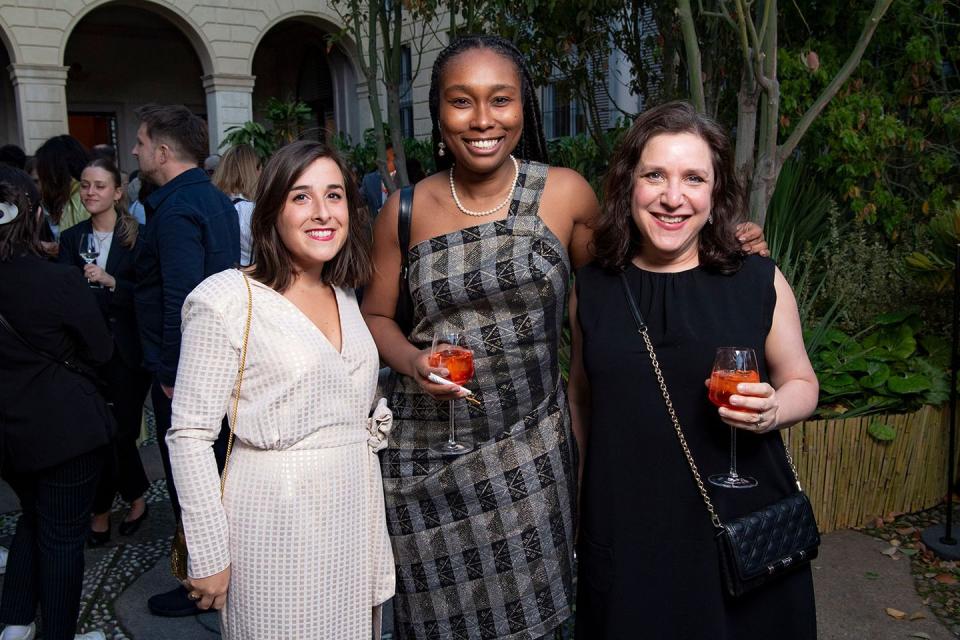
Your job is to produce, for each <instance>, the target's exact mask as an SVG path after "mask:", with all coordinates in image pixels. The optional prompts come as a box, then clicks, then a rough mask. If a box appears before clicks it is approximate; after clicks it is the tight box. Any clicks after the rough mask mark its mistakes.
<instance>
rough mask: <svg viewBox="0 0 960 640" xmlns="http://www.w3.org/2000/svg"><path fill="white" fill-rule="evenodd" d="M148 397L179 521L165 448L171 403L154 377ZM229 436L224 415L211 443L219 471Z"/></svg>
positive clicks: (221, 467) (178, 503)
mask: <svg viewBox="0 0 960 640" xmlns="http://www.w3.org/2000/svg"><path fill="white" fill-rule="evenodd" d="M150 397H151V400H152V401H153V415H154V417H155V418H156V420H157V446H158V448H159V449H160V460H161V461H162V462H163V473H164V475H165V476H166V479H167V492H168V493H169V494H170V505H171V506H172V507H173V515H175V516H176V518H177V522H180V500H178V499H177V487H176V486H175V485H174V484H173V474H172V473H171V472H170V450H169V449H167V431H169V430H170V419H171V418H172V417H173V416H172V412H171V404H172V403H171V401H170V398H168V397H167V394H165V393H164V392H163V389H162V388H161V387H160V383H159V382H158V381H157V380H156V379H154V381H153V387H151V389H150ZM229 436H230V424H229V423H228V422H227V417H226V416H224V417H223V423H222V424H221V425H220V436H219V437H218V438H217V441H216V442H214V443H213V455H214V457H215V458H216V459H217V469H219V470H220V471H221V472H222V471H223V462H224V460H226V458H227V439H228V438H229Z"/></svg>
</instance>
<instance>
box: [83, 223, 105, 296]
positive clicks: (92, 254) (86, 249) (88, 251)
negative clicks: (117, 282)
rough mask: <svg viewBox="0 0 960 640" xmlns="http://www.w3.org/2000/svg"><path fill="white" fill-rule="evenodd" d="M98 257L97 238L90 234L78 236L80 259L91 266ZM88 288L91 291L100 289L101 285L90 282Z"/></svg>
mask: <svg viewBox="0 0 960 640" xmlns="http://www.w3.org/2000/svg"><path fill="white" fill-rule="evenodd" d="M99 256H100V243H99V242H97V236H95V235H93V234H92V233H84V234H82V235H81V236H80V257H81V258H83V261H84V262H86V263H87V264H93V263H94V261H95V260H96V259H97V258H98V257H99ZM89 286H90V287H91V288H93V289H102V288H103V285H102V284H99V283H97V282H90V283H89Z"/></svg>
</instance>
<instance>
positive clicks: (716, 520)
mask: <svg viewBox="0 0 960 640" xmlns="http://www.w3.org/2000/svg"><path fill="white" fill-rule="evenodd" d="M621 282H622V283H623V290H624V292H625V293H626V294H627V301H628V302H629V304H630V311H631V313H633V314H634V320H635V321H636V323H637V333H639V334H640V336H641V337H642V338H643V342H644V344H646V345H647V353H649V354H650V364H651V365H653V372H654V373H655V374H656V375H657V382H658V383H659V384H660V395H662V396H663V401H664V403H665V404H666V405H667V413H669V414H670V420H671V421H672V422H673V428H674V430H675V431H676V432H677V439H678V440H680V446H681V448H683V455H684V456H685V457H686V459H687V464H688V465H690V471H691V472H692V473H693V479H694V480H695V481H696V483H697V489H699V490H700V496H701V497H702V498H703V503H704V504H705V505H707V511H709V512H710V522H712V523H713V526H715V527H716V528H717V529H723V524H722V523H721V522H720V516H718V515H717V510H716V509H715V508H714V507H713V502H712V501H711V500H710V496H709V495H708V494H707V489H706V487H705V486H704V485H703V479H702V478H701V477H700V470H699V469H697V464H696V463H695V462H694V461H693V454H691V453H690V447H688V446H687V439H686V438H685V437H684V435H683V429H681V428H680V419H679V418H677V412H676V411H675V410H674V408H673V401H672V400H670V392H669V391H667V383H666V381H665V380H664V378H663V372H661V371H660V363H659V362H658V361H657V354H656V353H655V352H654V351H653V343H652V342H651V341H650V334H649V333H648V332H647V325H646V324H644V323H643V321H642V320H641V318H640V310H639V309H638V308H637V306H636V301H635V300H634V299H633V293H632V292H631V291H630V286H629V285H628V284H627V281H626V278H625V277H624V276H623V274H621ZM733 428H736V427H733ZM783 449H784V451H785V452H786V454H787V462H788V463H789V464H790V470H791V471H792V472H793V478H794V480H796V482H797V489H800V490H801V491H802V490H803V489H802V488H801V487H800V476H799V475H798V474H797V468H796V467H795V466H794V464H793V456H791V455H790V448H789V447H788V446H787V444H786V443H784V444H783Z"/></svg>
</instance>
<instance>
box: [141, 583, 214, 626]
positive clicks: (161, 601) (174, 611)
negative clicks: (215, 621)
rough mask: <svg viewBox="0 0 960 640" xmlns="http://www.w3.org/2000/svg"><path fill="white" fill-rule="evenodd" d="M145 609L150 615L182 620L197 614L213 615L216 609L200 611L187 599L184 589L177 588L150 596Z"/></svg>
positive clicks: (194, 603)
mask: <svg viewBox="0 0 960 640" xmlns="http://www.w3.org/2000/svg"><path fill="white" fill-rule="evenodd" d="M147 607H148V608H149V609H150V613H152V614H153V615H155V616H163V617H164V618H183V617H185V616H195V615H197V614H199V613H215V612H216V609H214V608H213V607H210V608H209V609H200V608H199V607H197V603H196V602H194V601H193V600H191V599H190V598H188V597H187V590H186V589H185V588H183V587H182V586H181V587H177V588H176V589H174V590H173V591H167V592H166V593H158V594H157V595H155V596H150V599H149V600H147Z"/></svg>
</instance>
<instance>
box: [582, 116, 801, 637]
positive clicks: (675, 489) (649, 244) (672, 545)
mask: <svg viewBox="0 0 960 640" xmlns="http://www.w3.org/2000/svg"><path fill="white" fill-rule="evenodd" d="M605 194H606V202H605V204H604V206H603V210H602V213H601V215H600V218H599V220H598V223H597V226H596V231H595V245H594V250H595V254H596V261H595V262H594V263H593V264H591V265H589V266H587V267H584V268H582V269H580V270H579V271H578V272H577V277H576V290H575V294H574V295H572V296H571V318H572V319H573V354H572V361H571V372H570V388H571V394H570V402H571V410H572V411H573V412H574V414H575V415H577V416H580V418H581V420H582V421H583V424H584V425H585V426H586V427H587V429H588V440H587V442H588V444H587V448H586V465H585V469H584V475H583V484H582V489H581V497H582V511H581V517H580V534H579V547H578V549H579V554H578V561H579V565H578V567H579V576H580V577H579V584H578V594H577V598H578V599H577V633H578V637H579V635H580V634H581V633H582V634H584V636H585V637H590V638H596V639H598V640H603V639H607V638H622V637H643V638H719V639H729V640H732V639H736V640H750V639H761V638H768V637H770V636H771V635H776V636H777V637H778V638H786V639H798V640H799V639H804V640H808V639H812V638H815V637H816V615H815V609H814V599H813V584H812V580H811V574H810V568H809V565H806V566H804V567H802V568H800V569H797V570H796V571H794V572H792V573H788V574H787V575H785V576H781V577H779V578H778V579H777V580H776V581H775V582H770V583H768V584H767V585H764V586H763V587H761V588H758V589H756V590H754V591H751V592H749V593H747V594H744V595H742V596H740V597H739V598H736V599H733V598H731V597H730V596H728V595H726V594H725V593H724V586H723V584H722V581H721V574H720V560H719V555H718V548H717V545H716V543H715V542H714V535H715V530H714V525H713V524H711V514H710V512H709V511H708V508H707V504H706V500H705V499H704V496H703V494H701V492H700V489H699V488H698V481H697V480H695V477H694V474H693V473H691V465H690V463H689V462H688V460H687V458H686V457H685V453H684V448H683V447H682V446H681V443H680V439H679V437H678V428H676V427H675V424H674V423H673V421H672V419H671V416H670V413H669V412H668V409H667V406H666V401H665V399H664V396H663V395H662V389H661V382H660V380H659V379H658V375H657V373H656V372H655V369H654V366H653V358H652V356H651V355H650V349H652V351H653V352H654V353H655V356H656V362H657V363H658V366H659V368H660V370H661V371H662V383H663V384H664V385H665V386H666V388H667V389H668V390H669V396H670V399H671V402H672V407H673V410H674V411H675V414H676V417H677V422H678V424H679V425H680V427H679V431H681V432H682V435H683V436H684V437H685V440H686V443H687V446H688V447H689V452H690V454H691V457H692V459H693V460H694V461H695V464H696V466H697V467H698V468H699V471H700V474H702V480H701V481H700V482H701V483H702V484H703V485H704V487H705V491H706V493H707V494H708V496H709V499H710V500H711V501H712V505H713V508H714V509H715V510H716V512H717V515H718V516H719V520H720V521H722V522H727V521H729V520H730V519H732V518H736V517H739V516H742V515H745V514H748V513H751V512H753V511H755V510H757V509H760V508H763V507H766V506H768V505H770V504H771V503H774V502H776V501H778V500H780V499H781V498H783V497H785V496H788V495H791V494H794V493H795V492H796V491H797V487H796V485H795V481H794V480H795V478H794V475H793V472H792V471H791V465H790V463H789V462H788V459H787V456H786V452H785V449H784V445H783V442H782V439H781V437H780V434H779V432H778V430H780V429H784V428H786V427H789V426H790V425H792V424H794V423H796V422H798V421H800V420H802V419H804V418H806V417H807V416H809V415H810V414H811V413H812V412H813V410H814V409H815V407H816V403H817V394H818V385H817V379H816V376H815V375H814V372H813V368H812V367H811V365H810V361H809V359H808V358H807V354H806V351H805V349H804V343H803V336H802V332H801V326H800V319H799V314H798V312H797V306H796V301H795V298H794V295H793V292H792V291H791V289H790V286H789V285H788V284H787V282H786V280H785V279H784V277H783V275H782V274H781V273H780V272H779V270H777V268H776V266H775V265H774V264H773V262H772V261H770V260H769V259H766V258H762V257H759V256H754V255H748V256H743V254H742V253H741V251H740V247H739V245H738V242H737V240H736V238H735V231H734V229H735V224H736V223H737V221H738V219H739V217H740V214H741V212H743V211H745V198H744V195H743V189H742V186H741V185H740V182H739V180H738V178H737V175H736V173H735V171H734V169H733V150H732V145H731V144H730V141H729V139H728V137H727V136H726V134H725V133H724V131H723V130H722V129H721V128H720V127H719V125H717V124H716V123H715V122H714V121H713V120H711V119H710V118H708V117H706V116H704V115H702V114H698V113H697V112H696V111H695V109H694V108H693V107H692V106H690V105H689V104H686V103H682V102H673V103H668V104H664V105H661V106H658V107H655V108H653V109H650V110H648V111H647V112H645V113H643V114H642V115H641V116H639V118H638V119H637V120H636V121H635V123H634V124H633V126H632V127H631V129H630V130H629V132H628V133H627V135H626V137H625V138H624V140H623V142H622V143H621V144H620V146H619V148H618V149H617V150H616V151H615V153H614V156H613V158H612V161H611V165H610V171H609V173H608V175H607V178H606V183H605ZM628 292H629V297H628V295H627V293H628ZM631 300H634V301H635V306H636V310H637V311H638V314H637V315H638V316H639V317H642V322H645V324H646V330H647V332H648V334H649V340H650V343H649V346H648V345H647V344H646V343H645V340H644V337H643V336H642V335H641V333H640V331H639V329H638V327H639V326H640V323H639V322H638V321H637V320H635V316H634V314H633V313H632V311H631ZM720 347H738V348H742V349H744V350H751V349H752V350H753V352H755V353H756V356H757V358H756V360H757V362H756V366H757V373H758V374H759V376H758V377H759V380H760V381H759V382H740V383H738V384H737V385H736V387H735V393H733V394H732V395H730V396H729V397H728V398H720V397H719V396H718V391H719V389H717V388H716V387H715V388H714V393H713V396H714V399H715V400H717V401H718V403H719V404H721V405H726V406H721V407H719V408H718V407H716V406H714V405H713V404H711V401H710V399H708V395H709V391H708V388H707V386H705V384H704V382H705V380H706V379H707V378H709V377H710V376H711V371H712V369H714V365H715V356H716V355H717V349H718V348H720ZM716 368H717V371H718V373H721V372H723V371H728V372H729V371H733V372H737V373H738V374H739V375H748V374H747V373H746V370H748V369H749V368H750V367H749V365H745V364H743V360H741V361H740V363H739V364H737V363H736V360H734V363H733V364H725V363H724V361H723V359H722V357H721V358H720V359H717V361H716ZM727 425H729V427H732V428H733V429H734V430H735V432H736V433H737V434H739V436H740V437H739V438H738V439H737V442H736V447H737V449H736V452H735V453H736V459H735V462H736V467H735V468H734V471H736V470H737V469H739V473H740V474H742V475H743V476H748V477H749V478H750V479H753V480H755V483H752V482H750V483H747V484H746V485H740V486H737V485H736V483H734V484H733V485H723V484H722V483H719V482H718V483H717V484H713V483H711V482H708V480H707V476H709V475H713V474H716V475H723V474H720V473H718V472H723V471H725V470H727V469H728V468H729V467H730V463H731V448H730V447H731V441H730V436H729V433H728V427H727ZM612 487H620V490H612V489H611V488H612Z"/></svg>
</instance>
